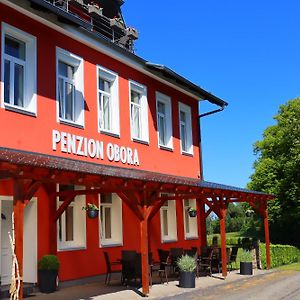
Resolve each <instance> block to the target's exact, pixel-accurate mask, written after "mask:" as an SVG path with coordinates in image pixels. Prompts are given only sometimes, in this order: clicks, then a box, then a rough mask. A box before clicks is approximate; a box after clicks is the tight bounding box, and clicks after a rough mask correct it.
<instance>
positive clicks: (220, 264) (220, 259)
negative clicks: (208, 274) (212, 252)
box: [218, 248, 231, 273]
mask: <svg viewBox="0 0 300 300" xmlns="http://www.w3.org/2000/svg"><path fill="white" fill-rule="evenodd" d="M230 254H231V251H230V248H226V262H227V266H228V263H229V261H230ZM221 271H222V251H221V249H219V258H218V272H219V273H221Z"/></svg>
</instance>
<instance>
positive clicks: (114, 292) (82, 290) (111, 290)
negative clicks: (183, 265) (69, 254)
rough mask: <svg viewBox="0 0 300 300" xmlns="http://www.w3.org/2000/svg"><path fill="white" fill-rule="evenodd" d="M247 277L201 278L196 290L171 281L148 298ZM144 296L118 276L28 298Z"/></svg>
mask: <svg viewBox="0 0 300 300" xmlns="http://www.w3.org/2000/svg"><path fill="white" fill-rule="evenodd" d="M270 272H272V271H267V270H254V275H253V276H254V277H255V276H259V275H262V274H265V273H270ZM247 277H249V276H245V275H240V274H239V271H232V272H230V273H228V276H227V278H226V279H225V280H224V278H223V277H222V275H221V274H214V275H213V277H209V276H206V277H199V278H197V279H196V288H195V289H184V288H180V287H178V281H177V280H173V281H172V279H171V281H169V283H168V284H167V283H164V284H153V286H152V287H151V288H150V294H149V297H148V298H149V299H159V298H161V297H170V296H175V295H180V294H183V293H187V292H190V291H196V290H197V289H198V290H203V289H206V288H210V287H212V286H219V285H222V284H225V283H229V282H237V281H240V280H244V279H245V278H247ZM250 277H252V276H250ZM142 296H143V294H142V293H141V289H138V288H132V287H128V288H127V287H124V286H121V285H120V279H119V276H118V274H116V276H115V277H114V278H113V280H112V282H111V285H110V286H106V285H105V284H104V282H103V280H101V281H97V282H91V283H87V284H83V285H76V286H70V287H62V288H60V289H59V290H58V291H56V292H55V293H52V294H41V293H39V292H38V293H35V294H32V295H31V296H29V297H28V298H32V299H34V300H52V299H53V300H57V299H63V300H94V299H95V300H100V299H105V300H123V299H124V300H134V299H141V297H142Z"/></svg>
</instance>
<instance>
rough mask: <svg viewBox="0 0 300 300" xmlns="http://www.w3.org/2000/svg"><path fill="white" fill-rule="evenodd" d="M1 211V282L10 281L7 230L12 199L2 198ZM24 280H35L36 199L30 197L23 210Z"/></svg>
mask: <svg viewBox="0 0 300 300" xmlns="http://www.w3.org/2000/svg"><path fill="white" fill-rule="evenodd" d="M0 202H1V205H0V207H1V213H2V214H3V215H4V216H5V219H2V220H1V236H0V238H1V257H0V258H1V284H2V285H6V284H10V282H11V268H12V251H11V246H10V241H9V236H8V232H11V231H12V211H13V201H12V200H6V199H5V200H2V201H1V199H0ZM23 260H24V268H23V269H24V272H23V278H24V282H30V283H36V282H37V201H36V199H32V200H31V201H30V202H29V204H28V205H27V206H26V208H25V211H24V258H23Z"/></svg>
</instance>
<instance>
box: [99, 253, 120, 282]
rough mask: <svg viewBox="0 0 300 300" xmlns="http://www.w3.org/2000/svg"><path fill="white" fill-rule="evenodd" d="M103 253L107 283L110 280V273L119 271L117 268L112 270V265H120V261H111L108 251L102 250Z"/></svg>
mask: <svg viewBox="0 0 300 300" xmlns="http://www.w3.org/2000/svg"><path fill="white" fill-rule="evenodd" d="M103 254H104V259H105V264H106V276H105V284H106V285H109V284H110V280H111V273H119V272H120V269H119V270H112V267H114V266H119V267H120V266H121V262H118V261H114V262H111V261H110V258H109V254H108V252H106V251H104V252H103Z"/></svg>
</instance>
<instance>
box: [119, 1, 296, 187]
mask: <svg viewBox="0 0 300 300" xmlns="http://www.w3.org/2000/svg"><path fill="white" fill-rule="evenodd" d="M182 3H183V4H182ZM122 8H123V15H124V18H125V20H126V22H127V25H128V26H133V27H136V28H137V29H138V31H139V34H140V38H139V40H138V41H137V43H136V53H137V55H139V56H141V57H143V58H145V59H147V60H150V61H151V62H155V63H160V64H164V65H166V66H168V67H170V68H171V69H173V70H174V71H176V72H178V73H179V74H181V75H183V76H184V77H186V78H188V79H190V80H191V81H193V82H194V83H196V84H198V85H200V86H201V87H202V88H204V89H206V90H208V91H210V92H212V93H213V94H215V95H217V96H218V97H220V98H222V99H224V100H226V101H227V102H229V106H228V107H227V108H226V110H224V111H223V112H221V113H218V114H215V115H212V116H209V117H205V118H203V119H202V121H201V126H202V145H203V162H204V177H205V180H208V181H214V182H219V183H223V184H229V185H235V186H240V187H244V186H245V185H246V184H247V182H248V181H249V176H250V175H251V174H252V172H253V169H252V164H253V162H254V160H255V156H254V155H253V147H252V145H253V143H254V142H255V141H257V140H259V139H261V138H262V133H263V131H264V129H265V128H266V127H267V126H270V125H272V124H274V120H273V116H274V115H275V114H276V113H277V111H278V108H279V106H280V105H281V104H284V103H286V101H287V100H289V99H292V98H295V97H298V96H299V94H300V93H299V88H300V68H299V67H300V26H299V21H298V20H299V11H300V1H296V0H290V1H270V0H265V1H258V0H252V1H238V0H227V1H224V0H216V1H200V0H192V1H185V2H182V1H179V0H176V1H170V0H165V1H161V0H152V1H141V0H139V1H138V0H127V1H126V2H125V4H124V5H123V7H122ZM214 108H215V107H213V106H211V105H207V104H206V103H203V104H202V103H201V107H200V110H201V112H204V111H207V110H210V109H214Z"/></svg>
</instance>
